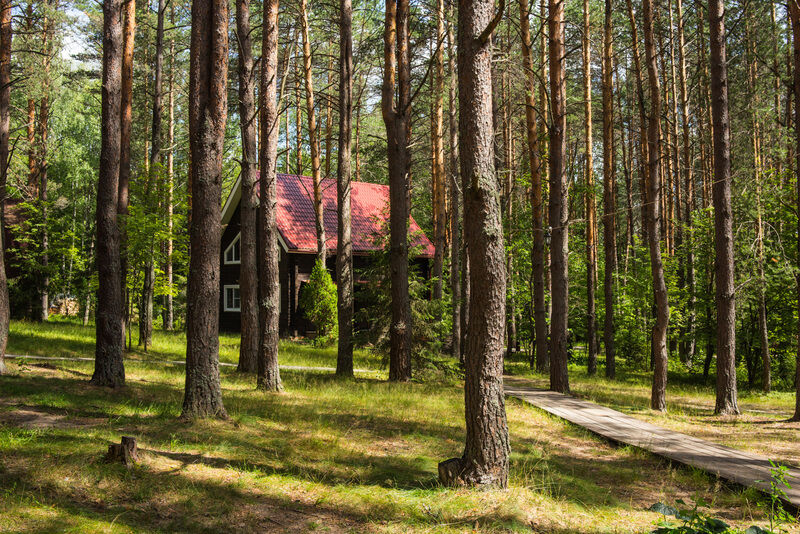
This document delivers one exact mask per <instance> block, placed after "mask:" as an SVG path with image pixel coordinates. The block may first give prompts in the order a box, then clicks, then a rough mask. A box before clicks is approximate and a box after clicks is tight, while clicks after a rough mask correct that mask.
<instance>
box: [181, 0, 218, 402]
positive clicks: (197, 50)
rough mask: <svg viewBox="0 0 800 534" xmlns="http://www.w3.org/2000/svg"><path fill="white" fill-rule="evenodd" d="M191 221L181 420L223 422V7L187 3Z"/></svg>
mask: <svg viewBox="0 0 800 534" xmlns="http://www.w3.org/2000/svg"><path fill="white" fill-rule="evenodd" d="M189 64H190V71H189V103H190V105H189V147H190V150H191V158H192V159H191V168H190V181H191V182H192V220H191V224H190V225H189V244H190V249H189V281H188V287H187V290H186V295H187V302H186V389H185V392H184V397H183V413H182V417H184V418H193V417H206V416H212V417H221V418H225V417H227V413H226V412H225V407H224V406H223V405H222V390H221V388H220V383H219V306H218V305H217V303H218V302H219V291H220V287H219V282H220V277H219V275H220V265H219V263H220V262H219V254H220V219H221V209H220V205H221V204H222V198H221V197H222V176H221V174H222V144H223V141H224V139H225V122H226V120H227V118H228V93H227V85H228V3H227V2H226V1H224V0H209V1H207V2H205V1H194V2H192V39H191V53H190V57H189Z"/></svg>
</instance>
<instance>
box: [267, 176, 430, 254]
mask: <svg viewBox="0 0 800 534" xmlns="http://www.w3.org/2000/svg"><path fill="white" fill-rule="evenodd" d="M277 182H278V183H277V186H278V213H277V219H278V231H279V232H280V233H281V237H282V238H283V240H284V241H285V243H286V246H287V247H288V249H289V250H291V251H295V252H316V251H317V230H316V225H315V222H314V201H313V199H314V182H313V180H312V179H311V178H309V177H308V176H297V175H292V174H281V173H278V180H277ZM321 185H322V201H323V206H324V207H323V210H324V222H325V237H326V239H327V245H328V250H332V251H335V250H336V244H337V233H336V230H337V221H336V210H337V206H338V202H337V198H336V180H334V179H331V178H328V179H324V180H322V184H321ZM351 205H352V225H353V252H354V253H365V252H370V251H374V250H378V249H379V248H380V246H379V245H378V244H377V241H379V240H380V236H381V234H382V233H383V232H386V231H388V224H385V223H384V221H387V220H388V218H389V186H387V185H379V184H370V183H366V182H355V181H354V182H352V196H351ZM409 233H410V234H411V235H413V236H414V239H413V241H412V242H413V245H414V246H415V247H419V251H420V255H421V256H422V257H426V258H432V257H433V253H434V247H433V244H432V243H431V242H430V240H429V239H428V238H427V237H426V236H425V234H424V233H423V232H422V230H421V229H420V227H419V225H418V224H417V223H416V221H414V218H413V217H411V218H410V220H409Z"/></svg>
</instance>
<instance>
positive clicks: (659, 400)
mask: <svg viewBox="0 0 800 534" xmlns="http://www.w3.org/2000/svg"><path fill="white" fill-rule="evenodd" d="M642 5H643V15H644V47H645V54H646V56H647V77H648V80H649V85H650V115H649V117H648V126H647V144H648V151H647V152H648V164H647V182H648V186H649V187H648V189H649V195H648V198H647V205H648V207H649V209H648V216H647V224H648V226H649V228H648V231H647V237H648V239H649V243H650V269H651V271H652V277H653V294H654V298H655V307H656V321H655V324H654V325H653V338H652V348H651V351H652V352H651V353H652V355H653V363H654V366H653V390H652V394H651V398H650V407H651V408H652V409H654V410H659V411H662V412H663V411H666V409H667V399H666V393H667V327H668V326H669V301H668V300H667V285H666V281H665V279H664V265H663V264H662V262H661V176H660V174H659V158H660V155H661V146H660V145H661V124H660V119H661V87H660V83H659V79H658V70H657V69H658V67H657V64H656V61H657V58H656V47H655V42H654V39H653V6H652V0H643V2H642Z"/></svg>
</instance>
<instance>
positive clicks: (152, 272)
mask: <svg viewBox="0 0 800 534" xmlns="http://www.w3.org/2000/svg"><path fill="white" fill-rule="evenodd" d="M165 10H166V8H165V0H158V7H157V12H156V20H157V23H156V51H155V54H156V56H155V73H154V76H153V122H152V125H151V128H150V156H149V165H150V167H149V169H150V172H149V173H148V176H147V182H146V184H147V185H146V187H145V209H146V210H148V211H149V210H153V209H157V208H156V207H157V206H158V199H157V197H154V195H157V193H158V190H159V187H158V183H157V181H158V180H159V179H160V176H161V168H160V167H159V164H160V162H161V123H162V117H163V111H164V110H163V103H162V88H163V85H164V84H163V79H164V12H165ZM148 247H149V249H148V250H147V251H146V256H145V264H144V282H143V284H142V300H141V303H140V305H139V345H140V346H142V347H144V350H145V352H146V351H147V348H148V347H149V346H150V345H152V344H153V300H154V296H155V290H156V264H155V252H156V242H155V240H154V239H153V238H152V237H151V238H149V243H148Z"/></svg>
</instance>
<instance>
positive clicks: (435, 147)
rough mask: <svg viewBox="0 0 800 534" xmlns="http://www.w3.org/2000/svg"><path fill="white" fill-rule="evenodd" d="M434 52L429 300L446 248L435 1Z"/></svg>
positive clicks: (440, 16)
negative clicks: (431, 249)
mask: <svg viewBox="0 0 800 534" xmlns="http://www.w3.org/2000/svg"><path fill="white" fill-rule="evenodd" d="M435 19H436V42H435V46H436V49H435V50H434V53H433V56H434V57H433V59H434V68H433V95H432V101H433V110H432V113H431V151H432V155H433V164H432V168H431V171H432V172H431V177H432V181H433V193H434V195H433V212H434V213H433V221H434V228H433V235H434V255H433V278H434V281H433V298H434V299H435V300H441V299H442V276H443V267H444V257H445V253H446V249H447V209H446V202H445V196H446V193H447V189H446V186H445V170H444V134H443V132H444V101H443V100H444V36H445V34H444V0H436V16H435Z"/></svg>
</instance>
